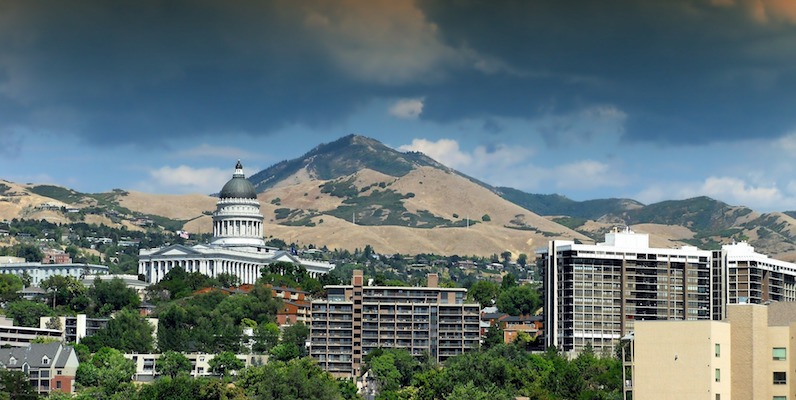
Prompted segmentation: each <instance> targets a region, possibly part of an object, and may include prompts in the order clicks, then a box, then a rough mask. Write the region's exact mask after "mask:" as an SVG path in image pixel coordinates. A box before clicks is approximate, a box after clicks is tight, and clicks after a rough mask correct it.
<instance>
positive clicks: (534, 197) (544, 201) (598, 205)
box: [496, 187, 644, 219]
mask: <svg viewBox="0 0 796 400" xmlns="http://www.w3.org/2000/svg"><path fill="white" fill-rule="evenodd" d="M496 191H497V193H498V194H499V195H500V196H501V197H503V198H504V199H506V200H508V201H510V202H512V203H514V204H516V205H518V206H520V207H522V208H525V209H527V210H530V211H533V212H535V213H537V214H539V215H566V216H570V217H575V218H585V219H598V218H600V217H602V216H603V215H606V214H618V213H621V212H624V211H626V210H632V209H635V208H638V207H643V206H644V205H643V204H641V203H639V202H637V201H635V200H632V199H615V198H614V199H595V200H586V201H575V200H572V199H570V198H568V197H566V196H562V195H560V194H533V193H526V192H523V191H521V190H517V189H512V188H509V187H497V188H496Z"/></svg>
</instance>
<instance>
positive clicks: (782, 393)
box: [625, 303, 796, 400]
mask: <svg viewBox="0 0 796 400" xmlns="http://www.w3.org/2000/svg"><path fill="white" fill-rule="evenodd" d="M629 336H630V335H629ZM794 337H796V303H771V304H770V305H759V304H730V305H728V306H727V319H726V320H725V321H644V322H638V323H636V326H635V332H634V333H633V335H632V338H631V337H628V339H631V340H629V344H630V345H629V350H628V351H629V353H630V359H629V361H628V362H626V365H625V376H626V385H625V386H626V392H625V399H639V400H643V399H705V400H727V399H733V400H756V399H772V400H786V399H789V398H793V397H794V395H795V394H796V385H794V382H793V378H794V376H793V374H794V371H796V352H794V351H793V349H794V348H796V347H794V346H796V339H794ZM789 375H790V376H789Z"/></svg>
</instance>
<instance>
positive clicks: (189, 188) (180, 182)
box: [139, 165, 232, 194]
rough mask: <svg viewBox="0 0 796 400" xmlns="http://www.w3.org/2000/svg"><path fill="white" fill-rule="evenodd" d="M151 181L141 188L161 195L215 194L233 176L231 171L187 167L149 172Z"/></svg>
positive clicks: (164, 168)
mask: <svg viewBox="0 0 796 400" xmlns="http://www.w3.org/2000/svg"><path fill="white" fill-rule="evenodd" d="M149 175H150V178H151V181H147V182H145V183H140V184H139V187H143V188H146V189H148V190H147V191H155V192H159V193H206V194H209V193H215V192H218V191H219V189H220V188H221V187H222V186H223V185H224V183H225V182H226V181H228V180H229V179H230V178H231V177H232V175H231V174H230V169H223V170H222V169H219V168H194V167H189V166H186V165H180V166H178V167H169V166H164V167H161V168H157V169H151V170H149Z"/></svg>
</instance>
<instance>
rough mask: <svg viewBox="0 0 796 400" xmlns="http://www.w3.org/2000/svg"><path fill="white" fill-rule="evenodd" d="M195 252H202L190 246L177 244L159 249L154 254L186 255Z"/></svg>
mask: <svg viewBox="0 0 796 400" xmlns="http://www.w3.org/2000/svg"><path fill="white" fill-rule="evenodd" d="M193 254H200V253H199V252H198V251H196V250H194V249H192V248H190V247H187V246H183V245H181V244H175V245H171V246H169V247H164V248H162V249H160V250H159V251H157V252H155V253H153V255H159V256H185V255H193Z"/></svg>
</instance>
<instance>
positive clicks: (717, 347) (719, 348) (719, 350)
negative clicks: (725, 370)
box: [716, 343, 721, 357]
mask: <svg viewBox="0 0 796 400" xmlns="http://www.w3.org/2000/svg"><path fill="white" fill-rule="evenodd" d="M716 357H721V345H720V344H718V343H716Z"/></svg>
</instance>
